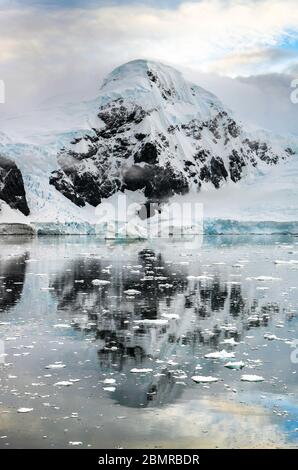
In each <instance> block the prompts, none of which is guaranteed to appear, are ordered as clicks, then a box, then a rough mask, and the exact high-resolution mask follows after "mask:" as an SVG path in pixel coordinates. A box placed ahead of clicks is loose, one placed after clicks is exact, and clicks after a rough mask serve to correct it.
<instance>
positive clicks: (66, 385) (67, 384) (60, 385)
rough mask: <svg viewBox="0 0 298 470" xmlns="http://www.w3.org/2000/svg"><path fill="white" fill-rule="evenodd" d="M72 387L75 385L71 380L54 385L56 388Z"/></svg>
mask: <svg viewBox="0 0 298 470" xmlns="http://www.w3.org/2000/svg"><path fill="white" fill-rule="evenodd" d="M70 385H73V382H71V381H70V380H62V381H61V382H56V383H55V384H54V386H55V387H70Z"/></svg>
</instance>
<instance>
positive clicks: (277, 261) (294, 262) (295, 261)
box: [274, 259, 298, 264]
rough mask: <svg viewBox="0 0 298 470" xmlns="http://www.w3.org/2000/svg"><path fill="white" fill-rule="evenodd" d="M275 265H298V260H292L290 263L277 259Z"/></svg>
mask: <svg viewBox="0 0 298 470" xmlns="http://www.w3.org/2000/svg"><path fill="white" fill-rule="evenodd" d="M274 264H298V260H297V259H290V260H289V261H286V260H281V259H277V260H275V261H274Z"/></svg>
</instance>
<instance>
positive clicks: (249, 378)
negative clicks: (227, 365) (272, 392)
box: [241, 374, 265, 382]
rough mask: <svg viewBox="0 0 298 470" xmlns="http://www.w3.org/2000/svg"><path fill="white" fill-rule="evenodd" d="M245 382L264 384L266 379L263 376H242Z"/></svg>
mask: <svg viewBox="0 0 298 470" xmlns="http://www.w3.org/2000/svg"><path fill="white" fill-rule="evenodd" d="M241 380H242V381H243V382H263V381H264V380H265V379H264V377H262V376H261V375H249V374H245V375H242V376H241Z"/></svg>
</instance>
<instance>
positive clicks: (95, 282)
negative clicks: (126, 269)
mask: <svg viewBox="0 0 298 470" xmlns="http://www.w3.org/2000/svg"><path fill="white" fill-rule="evenodd" d="M92 284H93V285H94V286H107V285H108V284H111V282H110V281H107V280H105V279H93V281H92Z"/></svg>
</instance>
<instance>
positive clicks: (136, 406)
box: [0, 236, 298, 448]
mask: <svg viewBox="0 0 298 470" xmlns="http://www.w3.org/2000/svg"><path fill="white" fill-rule="evenodd" d="M276 260H281V261H288V262H287V263H284V264H280V263H279V264H276V263H275V261H276ZM290 260H292V261H291V262H289V261H290ZM296 260H298V238H295V237H288V236H283V237H282V236H281V237H259V238H254V237H247V238H245V237H237V236H234V237H212V238H205V239H204V242H203V244H202V243H201V240H188V241H187V240H185V241H174V240H173V241H169V240H168V241H166V240H164V241H161V240H155V241H151V242H135V243H122V244H121V243H103V242H102V241H100V240H97V239H96V238H92V237H65V238H55V237H49V238H40V239H38V240H26V239H18V238H2V240H1V241H0V340H1V341H2V342H1V343H0V353H1V354H2V355H1V356H0V361H2V364H0V447H1V448H5V447H13V448H15V447H21V448H26V447H36V448H39V447H69V448H70V447H71V446H73V445H74V444H75V445H79V446H81V447H98V448H115V447H124V448H126V447H137V448H138V447H139V448H144V447H151V448H153V447H168V448H169V447H172V448H174V447H177V448H179V447H180V448H181V447H183V448H185V447H192V448H200V447H248V446H255V447H258V446H270V447H272V446H273V447H274V446H291V447H297V445H298V398H297V396H298V395H297V391H298V386H297V370H298V364H296V363H295V361H293V360H291V354H292V356H293V357H294V359H295V354H294V353H295V350H294V348H293V341H294V340H295V339H296V338H298V328H297V312H298V283H297V280H298V262H297V263H295V261H296ZM94 279H99V280H100V281H101V283H100V285H97V284H98V283H95V284H94V283H93V282H92V281H94ZM102 281H106V282H102ZM267 334H269V335H271V336H269V337H268V335H267ZM264 335H265V336H264ZM232 338H234V344H232V343H231V339H232ZM227 340H228V341H227ZM2 345H3V346H2ZM222 350H225V351H226V352H228V353H234V358H223V359H212V358H206V357H205V355H206V354H208V353H212V352H215V351H222ZM293 357H292V359H293ZM297 357H298V354H297ZM229 361H243V363H244V364H245V367H244V368H243V369H242V370H231V369H228V368H226V367H225V364H226V363H227V362H229ZM132 369H136V371H135V372H131V370H132ZM142 369H145V370H143V371H142ZM244 374H249V375H257V376H262V377H263V378H264V380H263V381H262V382H259V383H257V382H243V381H241V376H242V375H244ZM194 375H201V376H213V377H216V378H218V381H217V382H215V383H210V384H204V383H195V382H194V381H193V380H192V378H191V377H192V376H194ZM21 408H27V410H26V411H27V412H26V413H20V412H18V410H20V409H21ZM28 409H29V410H30V411H28Z"/></svg>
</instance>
